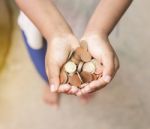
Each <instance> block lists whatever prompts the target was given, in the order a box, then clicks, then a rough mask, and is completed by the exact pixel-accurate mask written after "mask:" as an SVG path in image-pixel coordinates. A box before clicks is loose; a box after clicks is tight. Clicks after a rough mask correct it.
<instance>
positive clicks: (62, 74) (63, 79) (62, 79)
mask: <svg viewBox="0 0 150 129" xmlns="http://www.w3.org/2000/svg"><path fill="white" fill-rule="evenodd" d="M67 80H68V76H67V73H66V72H65V71H64V69H62V70H61V72H60V84H64V83H67Z"/></svg>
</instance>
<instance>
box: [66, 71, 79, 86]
mask: <svg viewBox="0 0 150 129" xmlns="http://www.w3.org/2000/svg"><path fill="white" fill-rule="evenodd" d="M68 83H69V84H70V85H72V86H77V87H79V86H80V85H81V80H80V78H79V77H78V75H77V74H74V75H73V76H70V77H69V81H68Z"/></svg>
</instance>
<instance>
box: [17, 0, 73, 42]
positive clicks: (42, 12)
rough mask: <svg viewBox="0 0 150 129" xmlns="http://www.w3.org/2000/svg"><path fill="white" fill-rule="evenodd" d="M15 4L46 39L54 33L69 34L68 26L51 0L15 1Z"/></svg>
mask: <svg viewBox="0 0 150 129" xmlns="http://www.w3.org/2000/svg"><path fill="white" fill-rule="evenodd" d="M16 3H17V5H18V6H19V8H20V9H21V10H22V11H23V12H24V13H25V14H26V15H27V16H28V17H29V18H30V19H31V20H32V21H33V23H34V24H35V25H36V26H37V27H38V29H39V30H40V32H41V33H42V34H43V36H44V37H45V38H46V39H48V38H49V37H50V35H51V36H52V35H56V33H58V34H64V33H70V31H71V30H70V28H69V26H68V25H67V23H66V22H65V20H64V18H63V16H62V15H61V14H60V13H59V11H58V10H57V9H56V7H55V6H54V5H53V3H52V2H51V0H16Z"/></svg>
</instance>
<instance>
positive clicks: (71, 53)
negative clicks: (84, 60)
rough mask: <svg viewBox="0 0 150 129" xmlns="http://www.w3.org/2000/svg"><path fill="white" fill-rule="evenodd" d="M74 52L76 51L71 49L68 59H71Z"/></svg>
mask: <svg viewBox="0 0 150 129" xmlns="http://www.w3.org/2000/svg"><path fill="white" fill-rule="evenodd" d="M73 53H74V51H71V52H70V53H69V56H68V58H67V60H70V59H71V57H72V55H73Z"/></svg>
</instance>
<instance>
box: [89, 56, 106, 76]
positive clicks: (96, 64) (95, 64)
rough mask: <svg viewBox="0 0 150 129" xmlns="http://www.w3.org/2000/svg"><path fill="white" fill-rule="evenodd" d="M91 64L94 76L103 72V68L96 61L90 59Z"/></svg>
mask: <svg viewBox="0 0 150 129" xmlns="http://www.w3.org/2000/svg"><path fill="white" fill-rule="evenodd" d="M91 62H92V63H93V64H94V66H95V74H101V73H102V72H103V66H102V65H101V64H100V62H99V61H98V60H97V59H92V60H91Z"/></svg>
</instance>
